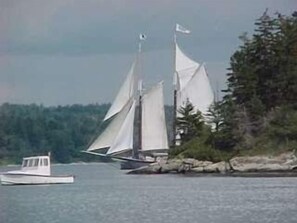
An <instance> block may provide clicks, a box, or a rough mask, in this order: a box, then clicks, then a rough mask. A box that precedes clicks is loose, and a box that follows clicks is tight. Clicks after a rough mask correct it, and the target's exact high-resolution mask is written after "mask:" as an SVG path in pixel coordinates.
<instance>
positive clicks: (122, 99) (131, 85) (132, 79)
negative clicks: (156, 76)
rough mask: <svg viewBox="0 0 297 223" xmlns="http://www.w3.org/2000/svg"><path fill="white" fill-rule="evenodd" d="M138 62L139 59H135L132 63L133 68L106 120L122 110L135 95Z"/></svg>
mask: <svg viewBox="0 0 297 223" xmlns="http://www.w3.org/2000/svg"><path fill="white" fill-rule="evenodd" d="M136 63H137V61H135V62H134V63H133V64H132V66H131V69H130V71H129V73H128V75H127V77H126V79H125V81H124V83H123V85H122V87H121V88H120V90H119V92H118V94H117V96H116V98H115V100H114V102H113V104H112V105H111V107H110V109H109V110H108V112H107V114H106V115H105V117H104V121H105V120H107V119H109V118H111V117H112V116H114V115H115V114H117V113H118V112H120V111H121V109H122V108H123V107H124V106H125V104H127V102H128V101H129V99H131V98H132V97H133V96H134V94H135V92H136V88H137V77H136V74H135V70H136Z"/></svg>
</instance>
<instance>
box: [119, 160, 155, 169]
mask: <svg viewBox="0 0 297 223" xmlns="http://www.w3.org/2000/svg"><path fill="white" fill-rule="evenodd" d="M151 163H152V162H147V161H134V160H129V161H123V162H121V170H133V169H138V168H140V167H144V166H148V165H150V164H151Z"/></svg>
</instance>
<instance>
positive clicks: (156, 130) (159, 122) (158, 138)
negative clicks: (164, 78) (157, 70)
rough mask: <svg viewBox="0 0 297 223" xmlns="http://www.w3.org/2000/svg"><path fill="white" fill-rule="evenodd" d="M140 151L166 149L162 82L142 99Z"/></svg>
mask: <svg viewBox="0 0 297 223" xmlns="http://www.w3.org/2000/svg"><path fill="white" fill-rule="evenodd" d="M141 132H142V140H141V141H142V146H141V148H142V151H154V150H162V149H168V139H167V130H166V122H165V111H164V98H163V82H160V83H158V84H157V85H156V86H154V87H152V88H151V89H150V90H149V91H148V92H146V93H145V94H144V95H143V97H142V131H141Z"/></svg>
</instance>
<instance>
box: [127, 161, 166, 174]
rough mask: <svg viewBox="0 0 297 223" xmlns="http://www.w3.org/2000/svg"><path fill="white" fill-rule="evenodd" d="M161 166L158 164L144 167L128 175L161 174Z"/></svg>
mask: <svg viewBox="0 0 297 223" xmlns="http://www.w3.org/2000/svg"><path fill="white" fill-rule="evenodd" d="M161 169H162V168H161V166H160V165H159V164H158V163H153V164H151V165H149V166H143V167H140V168H137V169H134V170H131V171H129V172H128V174H159V173H161Z"/></svg>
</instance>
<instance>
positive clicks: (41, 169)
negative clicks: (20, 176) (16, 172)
mask: <svg viewBox="0 0 297 223" xmlns="http://www.w3.org/2000/svg"><path fill="white" fill-rule="evenodd" d="M22 171H23V172H26V173H29V174H38V175H46V176H49V175H51V168H50V157H49V156H33V157H25V158H23V164H22Z"/></svg>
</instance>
